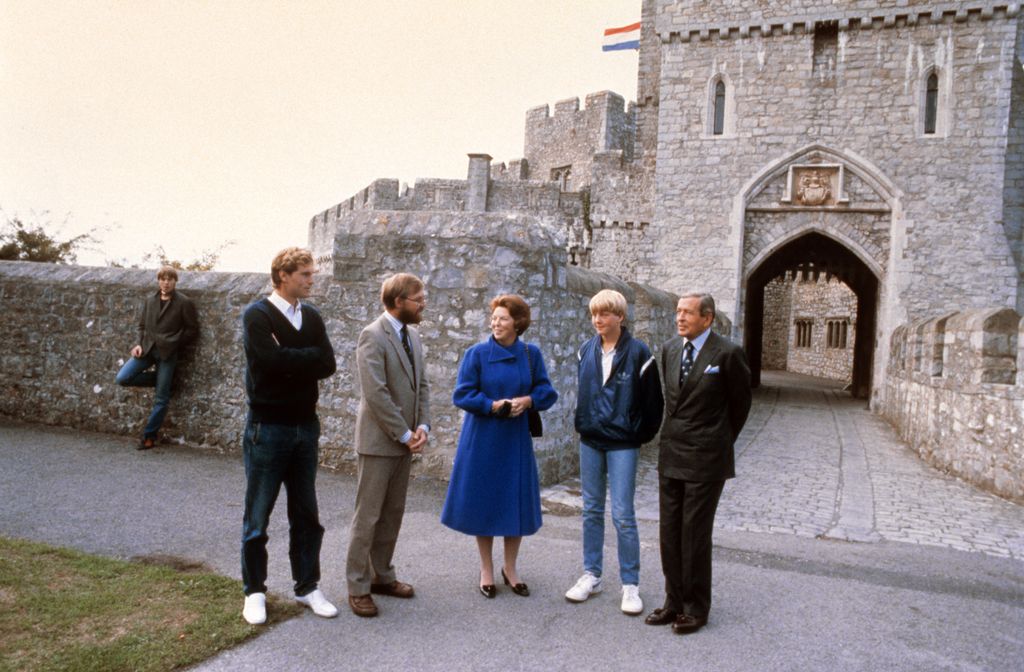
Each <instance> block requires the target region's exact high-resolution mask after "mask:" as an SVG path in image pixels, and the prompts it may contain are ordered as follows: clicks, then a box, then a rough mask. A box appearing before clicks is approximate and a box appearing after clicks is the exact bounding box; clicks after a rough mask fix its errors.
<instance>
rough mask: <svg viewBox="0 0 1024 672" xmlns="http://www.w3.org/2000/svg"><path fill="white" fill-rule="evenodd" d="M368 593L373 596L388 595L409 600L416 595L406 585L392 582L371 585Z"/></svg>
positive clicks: (410, 587)
mask: <svg viewBox="0 0 1024 672" xmlns="http://www.w3.org/2000/svg"><path fill="white" fill-rule="evenodd" d="M370 592H371V593H373V594H374V595H390V596H391V597H403V598H410V597H412V596H413V595H415V594H416V591H414V590H413V589H412V586H410V585H409V584H408V583H402V582H401V581H392V582H391V583H371V584H370Z"/></svg>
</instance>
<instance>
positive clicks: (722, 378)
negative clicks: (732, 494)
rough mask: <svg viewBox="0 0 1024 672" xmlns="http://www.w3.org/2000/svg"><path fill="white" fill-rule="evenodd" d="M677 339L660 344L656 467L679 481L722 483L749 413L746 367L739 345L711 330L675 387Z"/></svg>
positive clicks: (679, 354) (732, 470) (730, 468)
mask: <svg viewBox="0 0 1024 672" xmlns="http://www.w3.org/2000/svg"><path fill="white" fill-rule="evenodd" d="M682 358H683V339H682V338H680V337H679V336H675V337H673V338H672V339H671V340H669V341H668V342H667V343H665V345H664V346H663V347H662V350H661V366H662V370H663V371H664V372H665V423H664V424H663V425H662V427H661V442H660V444H659V451H658V471H659V473H660V474H661V475H662V476H667V477H668V478H677V479H681V480H684V481H724V480H725V479H727V478H732V477H733V476H735V475H736V467H735V458H734V456H733V443H734V442H735V441H736V437H737V436H738V435H739V433H740V430H742V429H743V425H744V423H745V422H746V421H747V414H748V413H749V412H750V403H751V392H750V367H749V366H748V365H747V358H746V355H744V354H743V349H742V348H741V347H740V346H738V345H736V344H735V343H733V342H732V341H730V340H729V339H727V338H723V337H722V336H719V335H718V334H716V333H714V332H711V333H710V334H709V335H708V340H707V341H705V342H704V347H702V348H701V349H700V353H699V354H698V355H697V359H696V360H695V361H694V363H693V369H692V370H691V371H690V375H689V376H688V377H687V379H686V383H685V385H683V387H682V388H680V387H679V366H680V363H681V362H682Z"/></svg>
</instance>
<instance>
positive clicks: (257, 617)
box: [242, 593, 267, 625]
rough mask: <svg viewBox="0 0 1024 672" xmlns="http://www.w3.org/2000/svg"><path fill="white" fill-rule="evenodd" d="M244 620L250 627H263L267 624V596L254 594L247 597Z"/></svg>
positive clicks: (243, 610) (243, 614)
mask: <svg viewBox="0 0 1024 672" xmlns="http://www.w3.org/2000/svg"><path fill="white" fill-rule="evenodd" d="M242 618H244V619H245V622H246V623H248V624H249V625H263V624H264V623H266V622H267V594H266V593H253V594H252V595H246V596H245V606H244V607H242Z"/></svg>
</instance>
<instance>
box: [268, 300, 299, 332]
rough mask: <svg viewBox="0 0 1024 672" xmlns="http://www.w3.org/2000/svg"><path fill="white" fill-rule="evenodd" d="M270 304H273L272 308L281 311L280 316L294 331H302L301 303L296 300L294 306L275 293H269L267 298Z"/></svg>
mask: <svg viewBox="0 0 1024 672" xmlns="http://www.w3.org/2000/svg"><path fill="white" fill-rule="evenodd" d="M268 298H269V299H270V302H271V303H272V304H274V307H275V308H277V309H278V310H280V311H281V314H282V315H284V316H285V318H286V319H287V320H288V321H289V322H291V323H292V326H294V327H295V328H296V329H302V302H301V301H298V300H296V301H295V305H294V306H292V304H290V303H288V301H287V300H285V298H284V297H283V296H281V295H280V294H278V293H277V292H271V293H270V296H269V297H268Z"/></svg>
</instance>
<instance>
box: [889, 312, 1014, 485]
mask: <svg viewBox="0 0 1024 672" xmlns="http://www.w3.org/2000/svg"><path fill="white" fill-rule="evenodd" d="M885 386H886V394H885V399H884V402H883V403H882V405H881V407H880V409H879V410H880V411H881V412H882V414H883V415H884V416H885V417H886V418H887V419H888V420H889V421H890V422H892V423H893V425H895V427H896V429H897V431H898V432H899V433H900V436H901V437H902V438H903V439H904V440H905V441H907V442H908V443H910V445H911V446H912V447H913V448H914V449H915V450H917V452H918V453H920V455H921V457H922V458H923V459H925V460H926V461H928V462H929V463H931V464H933V465H934V466H936V467H939V468H941V469H945V470H948V471H950V472H952V473H955V474H956V475H957V476H960V477H961V478H964V479H965V480H968V481H970V482H971V483H974V484H975V485H978V486H980V487H983V488H985V489H986V490H990V491H992V492H995V493H996V494H998V495H1001V496H1003V497H1007V498H1009V499H1013V500H1016V501H1024V437H1022V436H1021V432H1020V431H1019V430H1020V428H1021V427H1022V426H1024V320H1022V319H1021V317H1020V315H1018V314H1017V312H1016V311H1014V310H1012V309H1010V308H989V309H980V310H971V311H965V312H959V313H947V314H944V315H939V316H935V317H931V318H927V319H921V320H916V321H914V322H910V323H908V324H904V325H900V326H899V327H897V328H896V329H895V330H894V331H893V333H892V337H891V338H890V339H889V366H888V370H887V371H886V376H885Z"/></svg>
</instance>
